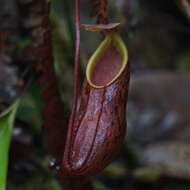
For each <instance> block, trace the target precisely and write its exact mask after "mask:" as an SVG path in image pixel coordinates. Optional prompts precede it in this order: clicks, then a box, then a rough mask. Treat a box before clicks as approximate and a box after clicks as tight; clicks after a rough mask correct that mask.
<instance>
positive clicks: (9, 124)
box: [0, 101, 19, 190]
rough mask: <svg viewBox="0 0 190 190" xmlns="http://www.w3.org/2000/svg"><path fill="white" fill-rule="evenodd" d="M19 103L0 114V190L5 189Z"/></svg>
mask: <svg viewBox="0 0 190 190" xmlns="http://www.w3.org/2000/svg"><path fill="white" fill-rule="evenodd" d="M18 104H19V101H16V102H15V103H14V104H13V105H12V106H11V107H9V108H8V109H7V110H6V111H4V112H3V113H2V114H0V190H5V189H6V176H7V165H8V152H9V145H10V140H11V134H12V128H13V123H14V118H15V113H16V110H17V107H18Z"/></svg>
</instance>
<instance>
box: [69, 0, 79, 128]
mask: <svg viewBox="0 0 190 190" xmlns="http://www.w3.org/2000/svg"><path fill="white" fill-rule="evenodd" d="M79 67H80V0H75V62H74V76H73V94H72V110H71V116H70V122H71V126H72V124H73V122H74V118H75V114H76V110H77V103H78V101H77V100H78V84H79V83H78V78H79Z"/></svg>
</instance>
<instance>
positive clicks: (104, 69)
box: [86, 34, 128, 88]
mask: <svg viewBox="0 0 190 190" xmlns="http://www.w3.org/2000/svg"><path fill="white" fill-rule="evenodd" d="M127 62H128V52H127V48H126V46H125V44H124V42H123V40H122V39H121V37H120V36H119V35H118V34H109V35H107V36H106V37H105V39H104V40H103V42H102V43H101V44H100V45H99V47H98V48H97V50H96V51H95V52H94V54H93V55H92V56H91V58H90V60H89V63H88V65H87V69H86V78H87V81H88V83H89V84H90V86H92V87H94V88H104V87H107V86H109V85H111V84H112V83H113V82H114V81H116V80H117V78H118V77H119V76H120V75H121V74H122V72H123V70H124V69H125V68H126V65H127Z"/></svg>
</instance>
